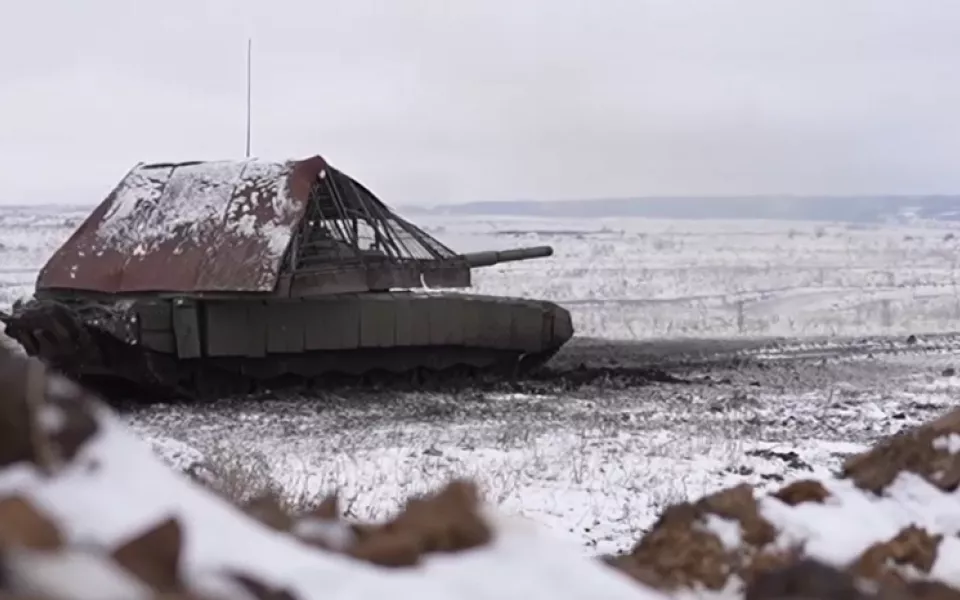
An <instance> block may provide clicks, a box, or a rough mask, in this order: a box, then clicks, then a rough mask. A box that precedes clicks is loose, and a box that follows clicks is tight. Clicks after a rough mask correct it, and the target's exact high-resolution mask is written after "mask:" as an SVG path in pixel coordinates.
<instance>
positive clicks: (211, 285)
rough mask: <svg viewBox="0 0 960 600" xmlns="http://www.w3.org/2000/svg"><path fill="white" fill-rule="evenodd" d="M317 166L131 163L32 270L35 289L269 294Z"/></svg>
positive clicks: (321, 165) (313, 161)
mask: <svg viewBox="0 0 960 600" xmlns="http://www.w3.org/2000/svg"><path fill="white" fill-rule="evenodd" d="M325 168H326V162H325V161H324V160H323V158H321V157H319V156H315V157H312V158H309V159H306V160H299V161H298V160H287V161H266V160H260V159H246V160H238V161H212V162H200V161H196V162H182V163H155V164H143V163H141V164H138V165H137V166H136V167H134V168H133V169H132V170H131V171H130V172H129V173H127V175H126V176H125V177H124V178H123V180H121V181H120V183H119V184H118V185H117V187H116V188H115V189H114V190H113V191H112V192H111V194H110V195H109V196H108V197H107V198H106V199H105V200H104V201H103V202H102V203H101V204H100V205H99V206H98V207H97V208H96V209H95V210H94V211H93V213H92V214H91V215H90V216H89V217H88V218H87V220H86V221H84V223H83V224H82V225H81V226H80V227H79V228H78V230H77V231H76V232H75V233H74V234H73V236H71V237H70V239H68V240H67V242H66V243H64V245H63V246H62V247H60V248H59V249H58V250H57V252H56V253H55V254H54V255H53V257H52V258H51V259H50V261H49V262H48V263H47V264H46V266H45V267H44V268H43V269H42V270H41V272H40V276H39V277H38V280H37V288H38V289H54V288H57V289H75V290H84V291H91V292H100V293H107V294H113V293H129V292H177V293H199V292H269V291H272V290H273V289H274V287H275V286H276V283H277V278H278V276H279V272H280V266H281V264H282V260H283V256H284V253H285V252H286V249H287V247H288V246H289V244H290V241H291V239H292V238H293V236H294V234H295V231H296V228H297V225H298V224H299V223H300V220H301V219H302V218H303V215H304V212H305V209H306V203H307V197H308V194H309V190H310V186H311V183H312V182H313V181H314V180H315V179H316V178H317V177H318V176H320V174H321V173H323V172H324V169H325Z"/></svg>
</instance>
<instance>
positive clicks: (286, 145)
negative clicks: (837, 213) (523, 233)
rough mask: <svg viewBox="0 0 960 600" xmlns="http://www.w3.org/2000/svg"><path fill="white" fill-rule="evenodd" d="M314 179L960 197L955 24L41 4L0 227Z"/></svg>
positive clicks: (474, 7)
mask: <svg viewBox="0 0 960 600" xmlns="http://www.w3.org/2000/svg"><path fill="white" fill-rule="evenodd" d="M248 36H251V37H252V38H253V40H254V41H253V43H254V61H253V63H254V94H253V96H254V97H253V105H254V112H253V123H254V128H253V150H254V154H255V155H258V156H265V157H306V156H309V155H313V154H322V155H323V156H325V157H326V158H327V159H328V160H329V161H330V162H331V163H332V164H334V165H336V166H338V167H340V168H342V169H344V170H346V171H347V172H349V173H350V174H352V175H353V176H355V177H356V178H358V179H359V180H360V181H363V182H364V183H366V184H367V185H368V186H369V187H371V188H372V189H373V190H374V191H375V192H376V193H377V194H378V195H379V196H380V197H381V198H382V199H383V200H385V201H386V202H388V203H390V204H394V205H398V204H407V203H428V204H435V203H445V202H459V201H470V200H488V199H515V198H537V199H551V198H577V197H594V196H635V195H654V194H671V195H672V194H758V193H760V194H762V193H795V194H806V193H841V194H855V193H873V192H893V193H944V192H957V193H960V1H958V0H896V1H892V0H736V1H734V0H659V1H646V0H622V1H620V0H582V1H579V2H578V1H575V0H458V1H447V0H381V1H379V2H376V1H373V0H340V1H339V2H333V1H332V0H164V1H162V2H157V1H155V0H149V1H146V0H83V1H79V0H31V1H29V2H7V3H5V4H4V6H3V8H2V10H0V155H2V167H0V183H2V185H3V194H2V198H0V202H3V203H37V202H70V203H75V202H82V203H93V202H98V201H99V200H100V199H101V198H102V196H103V195H105V193H106V192H107V191H109V189H110V188H111V187H112V186H113V185H114V184H115V183H116V181H117V180H118V179H119V178H120V177H122V176H123V174H124V173H125V172H126V171H127V170H128V169H129V168H130V167H131V166H132V165H133V164H135V163H136V162H138V161H142V160H164V161H176V160H192V159H220V158H240V157H242V156H243V151H244V102H245V95H244V94H245V69H246V64H245V61H246V55H245V54H246V39H247V37H248Z"/></svg>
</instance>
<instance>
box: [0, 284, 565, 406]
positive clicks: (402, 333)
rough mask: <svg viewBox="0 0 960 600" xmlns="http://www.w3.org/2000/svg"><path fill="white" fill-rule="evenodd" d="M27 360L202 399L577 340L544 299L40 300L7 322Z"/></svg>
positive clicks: (92, 381) (412, 295)
mask: <svg viewBox="0 0 960 600" xmlns="http://www.w3.org/2000/svg"><path fill="white" fill-rule="evenodd" d="M5 321H6V323H7V325H6V333H7V335H9V336H10V337H12V338H14V339H15V340H17V341H18V342H19V343H20V344H21V345H22V346H23V347H24V349H25V350H26V351H27V353H28V354H30V355H33V356H37V357H39V358H41V359H43V360H45V361H46V362H48V363H49V364H51V366H53V367H54V368H57V369H59V370H61V371H64V372H65V373H67V374H68V375H70V376H72V377H74V378H76V379H78V380H81V381H83V382H84V383H86V384H87V385H91V386H92V387H95V388H97V389H99V390H101V391H102V392H104V393H106V394H107V395H111V396H124V397H131V398H133V397H136V396H138V395H140V396H144V397H149V398H150V399H164V398H170V399H185V398H186V399H194V400H206V399H214V398H220V397H223V396H228V395H234V394H243V393H252V392H256V391H259V390H263V389H271V388H278V387H285V386H288V385H311V386H320V387H323V386H324V385H327V384H329V383H331V382H334V381H339V380H341V379H342V378H344V377H346V378H350V379H357V378H360V379H368V380H373V381H378V380H381V379H384V378H386V379H396V378H400V379H407V380H410V381H416V380H417V378H429V377H433V376H442V375H454V376H459V375H483V374H486V373H496V374H500V375H504V374H506V375H510V374H518V373H522V372H523V371H525V370H529V369H531V368H534V367H536V366H538V365H540V364H542V363H544V362H546V361H547V360H549V358H550V357H552V356H553V355H554V354H555V353H556V352H557V351H558V350H559V349H560V348H561V347H562V346H563V345H564V344H565V343H566V342H567V341H569V340H570V339H571V337H572V336H573V327H572V324H571V319H570V314H569V312H568V311H566V310H565V309H564V308H562V307H560V306H558V305H556V304H553V303H550V302H545V301H538V300H525V299H518V298H506V297H499V296H483V295H467V294H459V293H418V292H382V293H361V294H341V295H333V296H326V297H322V298H315V299H300V300H293V299H274V298H269V299H222V300H215V299H209V300H204V299H196V300H185V299H179V298H168V299H155V298H148V299H139V300H127V301H124V302H122V303H121V302H103V303H93V302H90V301H77V300H67V299H57V298H53V297H47V298H39V299H37V300H34V301H32V302H31V303H29V304H28V305H25V306H22V307H18V308H17V309H16V310H15V311H14V313H13V314H12V315H10V316H9V317H7V318H5Z"/></svg>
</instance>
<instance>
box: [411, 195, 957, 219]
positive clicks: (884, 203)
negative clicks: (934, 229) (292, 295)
mask: <svg viewBox="0 0 960 600" xmlns="http://www.w3.org/2000/svg"><path fill="white" fill-rule="evenodd" d="M401 212H403V213H404V214H408V215H411V216H412V215H506V216H531V217H532V216H538V217H561V218H563V217H569V218H591V217H592V218H601V217H648V218H666V219H787V220H804V221H841V222H854V223H871V222H884V221H891V220H893V221H904V220H911V219H915V218H919V219H934V220H946V221H960V195H958V196H786V197H784V196H777V197H773V196H769V197H766V196H765V197H740V198H733V197H713V198H708V197H658V198H597V199H593V200H558V201H535V200H516V201H501V202H470V203H465V204H452V205H442V206H433V207H425V206H404V207H402V208H401Z"/></svg>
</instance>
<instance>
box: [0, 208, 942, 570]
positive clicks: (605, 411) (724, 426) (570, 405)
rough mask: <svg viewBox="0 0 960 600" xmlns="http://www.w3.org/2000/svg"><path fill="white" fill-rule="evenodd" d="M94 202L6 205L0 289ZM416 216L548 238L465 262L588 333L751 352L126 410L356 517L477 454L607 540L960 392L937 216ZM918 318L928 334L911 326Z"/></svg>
mask: <svg viewBox="0 0 960 600" xmlns="http://www.w3.org/2000/svg"><path fill="white" fill-rule="evenodd" d="M84 216H85V211H78V210H76V209H69V210H64V209H57V208H44V209H30V210H19V209H4V208H0V308H6V307H8V306H9V305H10V304H11V303H12V302H13V301H14V300H15V299H16V298H18V297H21V296H24V295H27V294H29V293H30V291H31V288H32V284H33V280H34V277H35V276H36V272H37V270H38V269H39V268H40V266H41V265H42V264H43V262H44V261H45V260H46V258H47V257H48V256H49V254H50V253H51V252H52V251H53V249H54V248H55V247H56V246H57V245H58V244H59V243H60V242H61V241H63V240H64V239H65V238H66V237H67V236H68V235H69V234H70V232H71V231H72V229H73V228H74V227H76V225H78V224H79V222H80V220H82V218H83V217H84ZM421 224H423V225H426V226H427V228H428V229H429V230H430V231H431V232H432V233H434V234H435V235H437V236H438V237H439V238H440V239H441V240H442V241H445V242H447V243H448V244H449V245H451V246H452V247H453V248H454V249H456V250H462V251H473V250H482V249H502V248H508V247H514V246H529V245H540V244H550V245H552V246H554V249H555V251H556V255H555V256H554V257H552V258H549V259H541V260H536V261H529V262H525V263H514V264H509V265H501V266H497V267H491V268H488V269H483V270H480V271H477V272H476V275H475V281H476V284H477V288H478V290H479V291H481V292H486V293H494V294H510V295H520V296H530V297H544V298H548V299H552V300H555V301H558V302H560V303H562V304H563V305H565V306H567V307H568V308H570V310H571V311H572V312H573V314H574V319H575V325H576V327H577V329H578V334H579V335H582V336H591V337H599V338H605V339H607V340H644V339H656V338H702V337H711V338H726V339H728V340H730V341H729V342H728V344H729V346H728V349H727V350H722V351H720V354H724V353H726V354H727V355H729V356H730V357H739V356H742V355H743V356H747V357H748V358H749V359H750V360H749V361H748V362H747V363H746V364H745V365H740V366H733V365H731V364H727V363H717V366H713V367H706V366H705V367H702V368H698V369H692V370H687V371H684V372H682V373H678V375H679V376H681V377H682V378H684V380H686V381H687V383H649V384H648V385H622V384H618V383H617V382H616V381H613V382H604V381H593V382H589V383H586V384H583V385H575V386H563V385H551V384H549V383H544V384H543V385H539V386H538V385H537V384H536V383H527V384H525V385H522V386H519V388H518V389H512V388H511V387H510V386H503V388H501V389H483V390H466V391H460V392H456V393H449V394H440V393H425V392H423V393H402V394H401V393H374V392H366V393H363V394H351V395H350V396H349V397H344V396H343V395H339V396H338V395H333V394H331V395H328V396H325V397H322V398H298V397H283V398H273V399H267V400H265V401H259V402H249V403H243V404H239V405H231V406H229V407H226V406H217V405H214V406H207V407H179V408H170V407H152V408H146V409H141V410H139V411H137V412H133V413H130V414H128V415H127V416H126V418H127V420H128V421H129V422H130V423H131V424H132V425H133V427H134V430H135V431H138V432H139V433H141V434H143V435H144V436H145V437H147V438H148V439H150V440H152V441H153V443H154V444H155V446H156V448H157V449H158V450H159V451H160V452H161V453H162V454H163V455H164V456H165V457H167V458H168V459H169V460H171V461H175V462H179V463H180V464H183V465H184V466H186V465H188V464H191V463H195V462H198V461H200V462H202V461H204V460H207V461H218V462H222V461H224V460H234V461H238V462H239V463H241V467H242V468H243V469H249V470H254V471H263V472H266V473H268V474H269V475H270V476H271V477H273V478H275V479H276V480H277V481H279V482H280V483H282V484H283V485H284V487H285V488H286V489H287V490H289V493H291V494H295V495H302V494H313V493H321V492H327V491H330V490H333V489H339V490H340V491H341V495H342V497H343V501H344V506H345V507H346V508H347V509H348V511H349V512H350V514H351V515H353V516H357V517H362V518H382V517H384V516H386V515H387V514H388V513H390V512H391V511H393V510H395V509H396V508H397V506H398V504H399V503H400V502H401V501H402V500H403V499H404V498H405V497H407V496H409V495H410V494H413V493H417V492H419V491H425V490H427V489H432V488H435V487H436V486H437V485H438V484H440V483H442V482H443V481H445V480H447V479H449V478H450V477H452V476H456V475H466V476H469V477H472V478H475V479H477V480H478V481H480V482H481V483H482V484H483V485H484V490H485V493H486V494H487V497H488V499H489V500H491V501H493V502H494V503H496V504H498V505H499V506H500V507H501V508H503V509H504V510H505V511H507V512H509V513H512V514H518V515H522V516H525V517H527V518H529V519H532V520H534V521H537V522H539V523H542V524H544V525H546V526H548V527H549V528H551V529H552V530H554V531H556V532H559V533H560V534H561V535H568V536H570V538H571V539H573V540H576V541H578V542H579V543H580V544H581V545H582V546H583V548H584V549H585V551H587V552H589V553H597V552H610V551H613V550H618V549H624V548H626V547H627V546H629V545H630V544H631V543H632V542H633V541H635V540H636V538H637V537H638V533H639V531H641V530H642V529H644V528H645V527H648V526H649V525H650V524H651V521H652V519H653V518H654V516H655V514H656V512H657V511H658V510H659V509H660V508H662V507H663V506H664V505H666V504H669V503H672V502H675V501H678V500H682V499H685V498H693V497H698V496H700V495H702V494H704V493H705V492H709V491H712V490H714V489H717V488H719V487H721V486H723V485H728V484H730V483H735V482H739V481H750V482H754V483H757V484H758V485H761V486H772V485H782V482H783V481H787V480H790V479H792V478H794V477H803V476H808V475H810V474H811V473H814V474H825V473H827V472H829V471H830V470H831V469H833V468H834V467H836V465H837V464H839V462H840V460H841V459H842V458H843V457H844V456H846V455H847V454H849V453H852V452H855V451H857V450H860V449H862V448H863V446H864V445H866V444H868V443H870V442H871V441H873V440H875V439H876V438H877V437H879V436H882V435H886V434H889V433H891V432H893V431H897V430H899V429H900V428H902V427H904V426H908V425H911V424H915V423H918V422H921V421H923V420H925V419H927V418H929V417H931V416H933V415H935V414H938V413H939V412H941V411H942V410H943V409H944V407H947V406H953V405H955V404H956V400H957V398H958V397H960V378H957V377H955V376H952V375H951V374H950V371H949V370H947V369H949V368H951V367H954V366H960V365H957V364H956V357H957V354H958V353H960V338H954V337H952V336H949V335H948V336H945V337H941V338H937V339H935V340H934V339H933V338H927V337H925V336H924V335H922V334H925V333H928V332H929V333H938V332H943V333H947V332H951V331H960V295H958V289H957V259H958V256H960V253H958V252H957V244H958V241H957V239H956V238H955V236H954V232H953V230H951V229H949V228H947V226H942V225H937V226H933V225H929V226H927V225H924V226H920V225H917V226H913V227H893V226H890V227H875V228H851V227H848V226H846V225H830V224H803V223H779V222H723V223H720V222H709V223H708V222H679V221H677V222H674V221H629V220H621V221H616V222H603V221H597V222H582V221H549V220H539V219H538V220H524V219H490V218H486V217H484V218H480V219H447V218H437V217H432V218H427V219H425V220H423V221H421ZM958 233H960V232H958ZM866 334H883V335H889V336H893V337H892V338H891V339H896V340H901V341H898V342H889V343H887V342H875V343H874V344H875V346H873V347H871V349H870V350H869V351H868V350H862V351H858V350H857V348H860V346H858V345H857V344H856V343H855V342H842V343H838V344H835V345H833V346H829V347H826V349H825V350H822V351H821V352H820V355H819V356H815V357H811V356H810V352H809V350H810V346H809V345H808V344H805V343H800V342H795V343H794V342H781V343H779V345H777V346H775V347H773V348H772V349H769V350H765V351H764V352H759V351H756V350H753V351H750V352H743V351H741V350H738V348H740V346H738V345H737V344H738V342H736V341H734V340H742V339H744V338H756V337H758V336H761V337H762V336H782V337H791V338H793V337H807V336H833V335H842V336H857V335H866ZM908 334H920V335H921V342H920V343H919V344H915V345H908V344H905V343H903V342H902V340H903V339H904V338H905V337H906V336H907V335H908ZM657 343H660V342H652V344H653V345H652V346H651V348H652V349H653V351H654V352H655V351H656V348H657V346H656V344H657ZM725 343H727V342H725ZM877 344H879V345H877ZM573 346H574V350H572V351H571V352H572V353H573V358H574V359H575V358H576V352H577V350H576V349H575V348H576V345H575V344H574V345H573ZM616 348H617V347H613V350H611V352H613V353H614V355H615V356H614V358H616V352H618V350H616ZM861 349H862V348H861ZM574 362H575V361H574ZM728 362H729V361H728ZM227 457H229V458H227Z"/></svg>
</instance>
